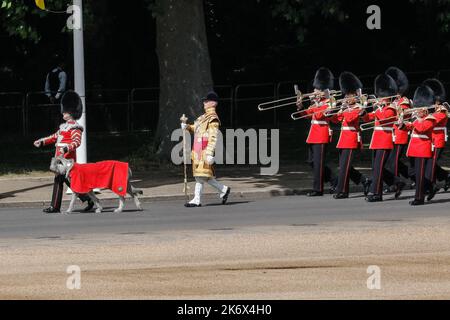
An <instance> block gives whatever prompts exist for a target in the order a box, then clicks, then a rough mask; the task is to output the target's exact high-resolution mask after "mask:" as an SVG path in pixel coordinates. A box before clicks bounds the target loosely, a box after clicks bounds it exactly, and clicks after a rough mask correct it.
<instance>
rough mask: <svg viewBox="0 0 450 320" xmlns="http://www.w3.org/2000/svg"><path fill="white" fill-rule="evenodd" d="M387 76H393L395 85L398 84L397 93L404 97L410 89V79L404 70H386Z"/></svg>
mask: <svg viewBox="0 0 450 320" xmlns="http://www.w3.org/2000/svg"><path fill="white" fill-rule="evenodd" d="M386 74H387V75H389V76H391V77H392V79H394V81H395V83H396V84H397V87H398V92H396V93H399V94H401V95H403V94H404V93H405V92H406V90H408V87H409V81H408V77H407V76H406V74H405V73H404V72H403V71H402V70H400V69H399V68H397V67H389V68H388V69H387V70H386Z"/></svg>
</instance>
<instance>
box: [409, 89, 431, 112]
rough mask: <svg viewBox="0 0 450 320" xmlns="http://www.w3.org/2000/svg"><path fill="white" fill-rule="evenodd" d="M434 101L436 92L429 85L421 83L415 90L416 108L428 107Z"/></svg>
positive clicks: (414, 104) (414, 103)
mask: <svg viewBox="0 0 450 320" xmlns="http://www.w3.org/2000/svg"><path fill="white" fill-rule="evenodd" d="M433 102H434V92H433V90H432V89H431V88H430V87H429V86H425V85H421V86H420V87H418V88H417V89H416V92H414V98H413V106H414V108H420V107H427V106H430V105H432V104H433Z"/></svg>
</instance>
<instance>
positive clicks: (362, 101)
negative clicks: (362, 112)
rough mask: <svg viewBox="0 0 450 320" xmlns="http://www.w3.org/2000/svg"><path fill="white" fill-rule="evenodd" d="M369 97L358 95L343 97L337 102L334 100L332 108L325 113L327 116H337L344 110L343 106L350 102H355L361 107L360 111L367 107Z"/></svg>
mask: <svg viewBox="0 0 450 320" xmlns="http://www.w3.org/2000/svg"><path fill="white" fill-rule="evenodd" d="M368 97H369V95H367V94H359V95H356V96H352V97H345V98H342V99H339V100H336V101H335V103H334V106H332V107H331V108H330V109H328V110H327V111H326V115H327V116H333V115H335V114H338V113H339V112H340V111H341V110H343V109H344V108H345V106H346V105H347V104H348V103H349V102H352V101H355V100H356V101H357V102H356V103H358V104H359V105H360V106H361V109H365V108H366V107H367V101H368Z"/></svg>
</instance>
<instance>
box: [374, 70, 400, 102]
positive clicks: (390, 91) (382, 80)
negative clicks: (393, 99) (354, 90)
mask: <svg viewBox="0 0 450 320" xmlns="http://www.w3.org/2000/svg"><path fill="white" fill-rule="evenodd" d="M397 92H398V88H397V84H396V83H395V80H394V79H392V77H391V76H389V75H387V74H380V75H378V76H377V77H376V78H375V95H376V96H377V98H384V97H389V96H393V95H395V94H397Z"/></svg>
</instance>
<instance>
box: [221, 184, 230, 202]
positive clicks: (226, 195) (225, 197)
mask: <svg viewBox="0 0 450 320" xmlns="http://www.w3.org/2000/svg"><path fill="white" fill-rule="evenodd" d="M230 192H231V188H230V187H228V189H227V192H225V195H224V196H223V198H222V204H226V203H227V201H228V196H229V195H230Z"/></svg>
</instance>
